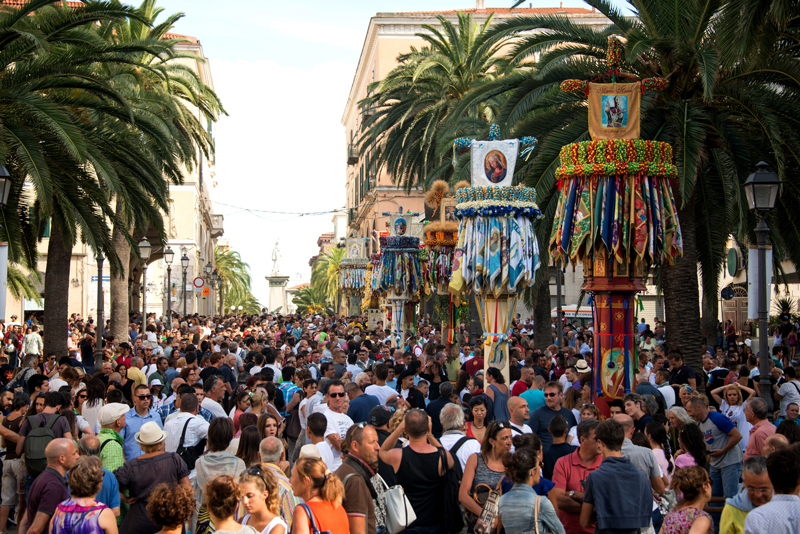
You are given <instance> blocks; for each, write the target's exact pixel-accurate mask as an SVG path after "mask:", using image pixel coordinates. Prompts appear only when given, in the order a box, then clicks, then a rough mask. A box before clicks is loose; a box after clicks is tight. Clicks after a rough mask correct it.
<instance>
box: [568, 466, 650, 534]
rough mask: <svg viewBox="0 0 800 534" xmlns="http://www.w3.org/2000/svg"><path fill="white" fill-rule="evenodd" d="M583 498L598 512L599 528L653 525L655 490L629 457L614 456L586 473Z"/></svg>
mask: <svg viewBox="0 0 800 534" xmlns="http://www.w3.org/2000/svg"><path fill="white" fill-rule="evenodd" d="M583 502H585V503H589V504H592V505H594V508H595V511H596V512H597V528H596V529H595V532H602V531H604V530H607V529H615V531H624V530H635V531H636V532H638V531H639V529H642V528H647V527H648V526H650V521H651V519H652V511H653V493H652V491H650V481H649V480H647V477H646V476H644V473H642V472H641V471H640V470H639V468H638V467H636V466H635V465H633V464H632V463H631V461H630V460H628V459H627V458H619V457H616V456H610V457H608V458H605V459H604V460H603V463H601V464H600V467H598V468H597V470H595V471H592V472H591V473H589V476H587V477H586V485H585V493H584V497H583Z"/></svg>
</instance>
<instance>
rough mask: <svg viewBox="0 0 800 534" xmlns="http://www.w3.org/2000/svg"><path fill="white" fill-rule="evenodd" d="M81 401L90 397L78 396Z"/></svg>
mask: <svg viewBox="0 0 800 534" xmlns="http://www.w3.org/2000/svg"><path fill="white" fill-rule="evenodd" d="M78 398H79V399H88V398H89V395H78Z"/></svg>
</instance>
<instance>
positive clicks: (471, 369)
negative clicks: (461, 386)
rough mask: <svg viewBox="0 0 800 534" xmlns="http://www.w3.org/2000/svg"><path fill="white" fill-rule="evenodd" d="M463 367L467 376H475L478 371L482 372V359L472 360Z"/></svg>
mask: <svg viewBox="0 0 800 534" xmlns="http://www.w3.org/2000/svg"><path fill="white" fill-rule="evenodd" d="M465 366H466V369H467V372H468V373H469V376H475V373H477V372H478V371H483V358H472V359H471V360H470V361H468V362H467V363H466V364H465Z"/></svg>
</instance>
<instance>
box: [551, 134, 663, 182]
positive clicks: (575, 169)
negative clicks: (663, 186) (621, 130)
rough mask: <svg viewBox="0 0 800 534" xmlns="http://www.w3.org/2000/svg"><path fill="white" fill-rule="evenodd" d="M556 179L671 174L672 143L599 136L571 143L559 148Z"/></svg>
mask: <svg viewBox="0 0 800 534" xmlns="http://www.w3.org/2000/svg"><path fill="white" fill-rule="evenodd" d="M559 159H560V161H561V166H560V167H558V168H557V169H556V178H558V179H559V180H560V179H562V178H566V177H569V176H592V175H605V176H611V175H618V174H643V175H645V176H664V177H667V178H674V177H676V176H677V175H678V169H677V168H676V167H675V165H673V164H672V147H671V146H670V145H669V143H663V142H660V141H644V140H641V139H602V140H598V141H583V142H581V143H571V144H569V145H566V146H564V147H563V148H562V149H561V154H560V155H559Z"/></svg>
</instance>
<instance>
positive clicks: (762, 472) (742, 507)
mask: <svg viewBox="0 0 800 534" xmlns="http://www.w3.org/2000/svg"><path fill="white" fill-rule="evenodd" d="M761 402H764V401H761ZM742 473H743V475H744V489H745V491H743V492H741V493H737V494H736V496H735V497H732V498H730V499H726V500H725V508H723V509H722V519H720V522H719V531H720V532H724V533H725V534H744V522H745V519H746V518H747V514H749V513H750V512H751V511H752V510H753V509H754V508H758V507H759V506H761V505H763V504H766V503H768V502H769V501H770V500H772V482H770V480H769V474H768V473H767V459H766V458H764V457H763V456H754V457H752V458H748V459H747V460H745V461H744V463H743V464H742Z"/></svg>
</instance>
